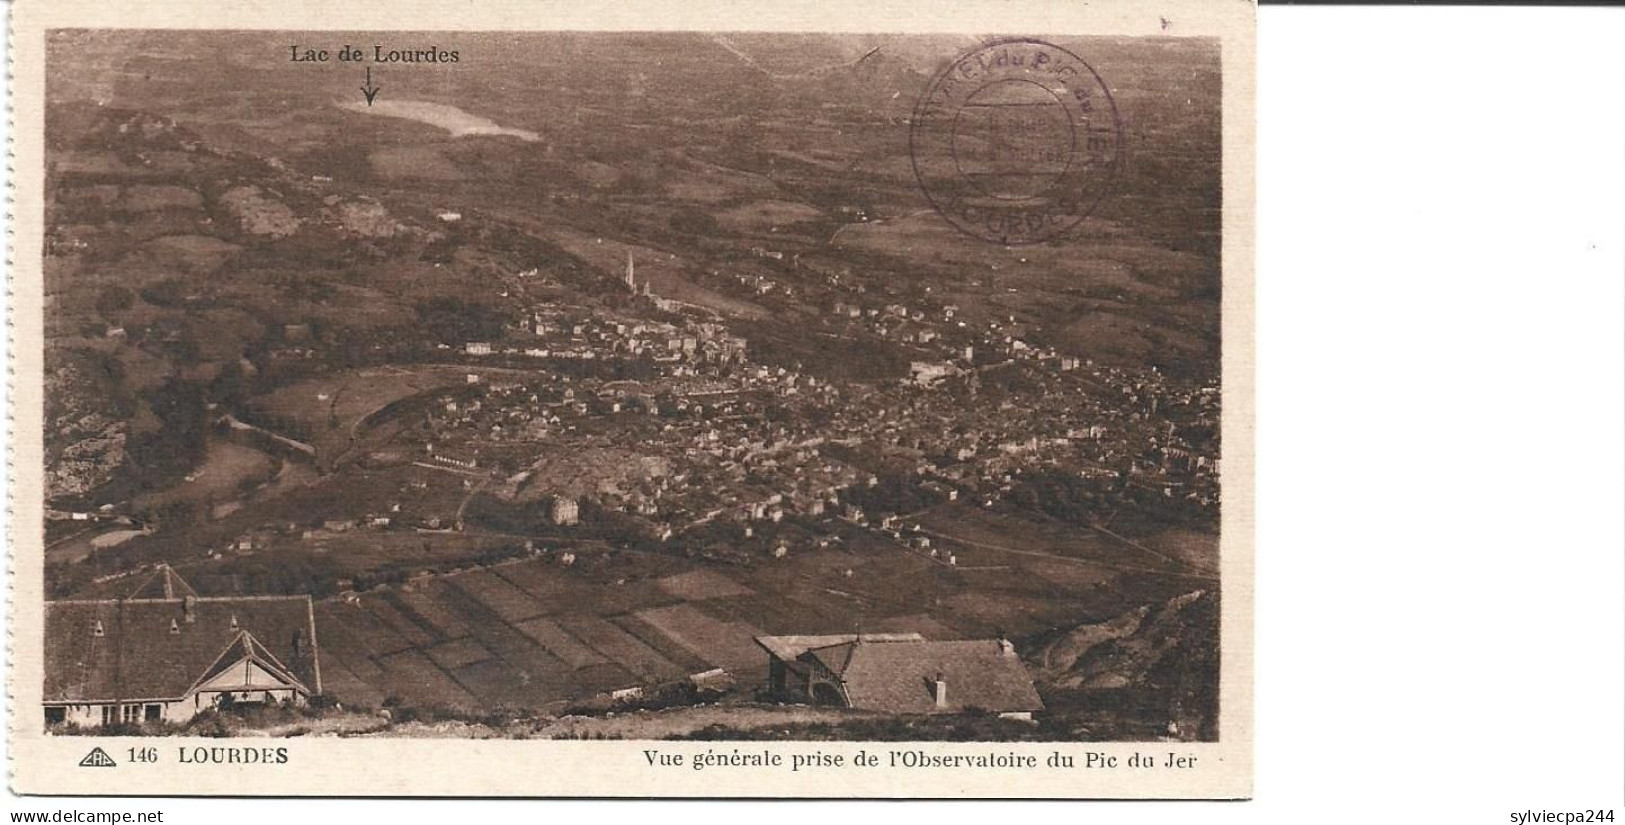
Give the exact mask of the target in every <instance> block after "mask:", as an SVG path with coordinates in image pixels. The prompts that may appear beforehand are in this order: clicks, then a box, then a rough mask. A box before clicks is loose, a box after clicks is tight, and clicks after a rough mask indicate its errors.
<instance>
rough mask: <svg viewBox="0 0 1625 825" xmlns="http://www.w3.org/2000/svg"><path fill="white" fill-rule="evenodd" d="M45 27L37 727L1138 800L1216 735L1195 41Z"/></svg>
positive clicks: (1245, 306) (1203, 200)
mask: <svg viewBox="0 0 1625 825" xmlns="http://www.w3.org/2000/svg"><path fill="white" fill-rule="evenodd" d="M1238 8H1240V7H1238ZM42 38H43V41H42V44H43V77H42V84H43V85H42V91H43V100H42V105H41V112H40V114H41V117H42V126H43V142H42V145H41V150H42V154H41V160H42V163H43V169H42V173H43V177H42V179H41V185H42V189H41V196H42V198H41V217H42V233H41V236H40V253H41V261H40V264H41V270H40V279H39V287H40V296H41V304H40V323H41V340H40V341H39V342H38V345H39V347H40V358H41V373H40V375H41V385H40V392H39V399H38V400H39V404H40V407H39V409H40V414H41V415H42V418H41V421H40V438H41V446H42V455H41V459H42V466H40V467H39V468H38V469H39V471H40V475H39V477H38V478H39V486H38V489H37V490H36V491H35V493H36V494H37V495H38V496H39V499H40V500H39V505H40V506H41V507H42V510H41V516H42V518H41V521H42V524H41V525H40V530H41V531H42V532H43V543H42V546H41V552H40V556H39V559H38V569H39V574H40V576H41V580H40V581H41V584H40V594H41V599H40V603H39V605H38V608H39V610H40V613H39V634H40V648H39V650H40V657H39V671H38V680H39V682H38V684H39V693H38V694H37V695H38V704H37V705H36V706H34V707H32V708H20V709H18V711H17V714H16V718H17V719H19V720H21V721H19V725H23V726H31V727H33V728H35V729H36V732H37V733H38V735H40V736H43V737H44V738H45V739H46V740H52V741H58V742H61V741H67V742H68V746H69V747H71V746H72V741H71V740H74V739H76V738H83V739H85V740H86V741H87V743H88V742H90V740H92V739H97V741H100V740H99V739H98V738H105V737H115V739H113V740H111V741H113V743H114V744H115V745H117V746H118V747H119V748H120V749H122V748H124V747H125V745H123V744H119V742H118V739H136V740H139V741H147V740H146V739H142V738H153V737H156V738H159V740H160V741H161V740H162V739H165V738H180V739H185V738H207V739H210V740H213V741H211V742H208V743H206V744H207V747H203V748H202V749H201V750H194V749H193V748H191V747H189V746H182V747H180V748H179V754H180V757H181V761H182V762H186V761H188V760H197V761H203V762H210V761H220V762H227V763H235V762H237V761H240V760H241V761H246V762H248V763H253V762H257V761H260V760H262V759H263V760H267V761H275V760H274V757H273V755H267V753H266V752H265V751H264V749H263V748H262V747H260V745H259V744H256V745H255V746H254V747H253V748H252V749H250V750H248V751H247V752H246V753H239V751H238V749H236V748H235V747H234V746H232V745H231V744H230V743H229V742H228V743H222V742H221V741H220V740H222V739H224V740H236V739H242V738H248V737H253V738H256V740H257V742H258V743H262V742H263V741H265V740H264V738H265V737H269V738H270V739H272V740H277V739H298V740H300V741H310V740H327V739H341V740H352V741H395V740H414V739H433V740H480V741H490V740H504V741H527V742H529V741H536V740H573V741H606V740H607V741H632V742H647V741H661V742H668V743H671V742H693V743H717V742H726V743H739V742H770V743H784V742H792V743H793V742H837V743H955V742H957V743H1067V744H1074V745H1075V744H1080V743H1145V744H1147V745H1150V746H1153V747H1149V748H1148V749H1146V750H1145V754H1146V755H1149V754H1157V758H1158V759H1159V760H1161V762H1164V763H1167V764H1166V765H1164V767H1165V768H1168V769H1170V770H1172V769H1174V768H1178V767H1189V765H1179V764H1177V763H1178V762H1179V761H1180V760H1185V759H1189V760H1190V762H1191V763H1194V762H1195V760H1196V757H1195V756H1194V755H1188V754H1189V753H1194V752H1192V751H1188V748H1187V746H1189V745H1191V744H1208V745H1214V744H1216V743H1220V742H1221V741H1222V740H1223V739H1224V734H1223V732H1222V731H1221V727H1222V726H1221V720H1222V718H1223V716H1224V714H1225V713H1226V712H1227V711H1234V712H1236V713H1240V714H1242V718H1245V713H1246V708H1245V707H1244V706H1245V704H1246V703H1247V702H1249V701H1250V694H1249V693H1237V692H1235V690H1236V689H1235V686H1234V685H1227V684H1226V681H1225V679H1224V678H1223V676H1222V672H1223V669H1224V666H1225V662H1226V659H1227V657H1230V656H1232V655H1237V656H1240V657H1241V660H1240V661H1241V663H1244V660H1245V658H1246V656H1247V652H1246V650H1245V648H1242V649H1240V650H1238V651H1232V650H1231V649H1229V648H1228V647H1227V646H1226V645H1225V644H1223V643H1221V630H1222V628H1223V625H1224V622H1225V620H1226V617H1227V616H1228V617H1232V619H1234V620H1237V621H1239V622H1241V624H1240V625H1237V626H1236V627H1233V628H1231V630H1232V631H1233V632H1235V633H1238V634H1241V636H1240V638H1241V639H1242V644H1245V634H1246V632H1247V630H1246V624H1245V623H1246V621H1247V617H1246V614H1245V612H1244V611H1240V612H1232V613H1228V614H1227V613H1226V612H1225V609H1224V608H1225V604H1226V601H1227V599H1229V598H1231V593H1230V587H1231V585H1232V581H1231V579H1230V578H1228V577H1227V576H1226V574H1225V568H1224V565H1223V564H1222V563H1221V562H1222V561H1223V559H1224V555H1225V553H1230V554H1233V555H1238V557H1242V558H1244V557H1245V555H1246V554H1247V553H1248V552H1249V549H1248V546H1249V541H1250V539H1249V537H1248V535H1247V534H1246V531H1247V530H1248V529H1249V527H1248V525H1247V523H1246V522H1245V521H1244V520H1243V521H1230V522H1227V521H1226V520H1225V517H1226V515H1227V509H1228V508H1231V507H1232V504H1233V501H1237V502H1239V504H1236V505H1235V506H1236V507H1239V508H1242V509H1238V510H1236V511H1234V513H1232V514H1230V515H1237V514H1245V513H1246V512H1247V511H1246V509H1245V508H1247V507H1249V506H1250V502H1249V501H1248V500H1247V496H1248V492H1249V491H1248V488H1247V485H1248V484H1249V483H1250V482H1248V480H1247V479H1246V478H1245V477H1243V478H1242V479H1241V480H1240V481H1239V482H1236V483H1237V484H1238V488H1237V489H1238V490H1239V493H1238V492H1236V491H1234V490H1232V488H1231V486H1230V481H1231V479H1232V476H1226V475H1225V474H1224V470H1225V469H1226V468H1230V467H1232V462H1233V461H1234V462H1237V464H1236V466H1237V467H1240V468H1246V467H1249V466H1250V457H1249V456H1247V455H1245V454H1242V455H1240V456H1239V457H1238V456H1237V454H1236V453H1234V452H1232V450H1231V446H1232V445H1231V443H1230V440H1229V439H1230V437H1231V436H1232V435H1233V434H1234V432H1233V428H1234V427H1237V426H1239V427H1242V428H1250V426H1251V425H1250V422H1249V421H1246V420H1242V421H1240V422H1237V421H1235V420H1232V421H1231V423H1230V425H1229V426H1226V424H1225V420H1224V419H1225V416H1226V414H1227V410H1226V404H1227V402H1228V401H1229V400H1230V399H1231V396H1230V395H1227V392H1226V390H1227V381H1228V380H1229V379H1230V378H1232V377H1233V376H1232V375H1231V374H1227V371H1226V363H1225V360H1224V356H1225V354H1226V351H1227V349H1228V348H1235V349H1234V350H1233V351H1232V352H1231V355H1233V356H1236V357H1237V358H1239V359H1241V360H1242V363H1246V360H1245V359H1248V358H1250V346H1251V344H1250V339H1249V338H1248V337H1247V336H1245V335H1243V336H1240V337H1237V338H1233V339H1227V337H1226V334H1225V329H1226V327H1225V323H1226V313H1227V312H1229V311H1231V309H1233V308H1235V307H1240V312H1241V313H1242V316H1241V317H1240V318H1238V319H1234V320H1235V321H1236V322H1237V323H1245V321H1246V319H1247V317H1249V316H1247V314H1246V313H1247V312H1249V311H1250V310H1249V307H1250V295H1248V294H1247V291H1248V290H1249V289H1250V276H1249V275H1248V273H1246V272H1243V273H1240V275H1239V276H1237V275H1235V274H1232V273H1227V272H1226V271H1225V260H1226V259H1225V252H1226V245H1227V244H1231V243H1241V244H1243V245H1244V246H1250V240H1241V241H1237V240H1236V239H1234V238H1228V237H1226V229H1225V221H1224V216H1225V208H1226V203H1225V186H1224V178H1225V174H1226V170H1225V167H1224V163H1225V154H1226V145H1227V144H1226V140H1225V129H1224V114H1225V101H1224V92H1225V83H1226V77H1225V71H1224V64H1223V59H1222V48H1221V45H1222V38H1221V37H1220V36H1219V35H1218V34H1217V33H1213V32H1208V33H1204V34H1199V35H1192V34H1187V33H1186V32H1185V31H1183V30H1182V28H1181V25H1180V21H1179V20H1177V19H1176V20H1173V21H1170V20H1168V19H1161V21H1160V28H1159V29H1158V31H1157V33H1155V34H1146V35H1133V36H1126V35H1113V34H1101V35H1079V34H1065V35H1050V34H1040V35H1004V34H983V35H977V34H965V33H946V32H945V33H918V34H914V33H894V34H868V33H861V32H846V31H825V32H816V31H813V32H809V31H799V32H798V31H777V32H770V31H731V30H722V29H698V30H681V31H660V30H651V31H612V30H605V31H453V30H419V31H411V30H407V31H377V30H371V31H369V30H308V31H307V30H297V29H287V30H277V31H264V30H254V29H223V28H221V29H134V28H51V29H47V30H45V31H44V32H42ZM1239 116H1240V117H1243V118H1246V117H1249V116H1250V115H1248V114H1247V113H1245V112H1243V113H1241V114H1240V115H1239ZM1230 148H1231V150H1232V151H1235V150H1236V147H1234V146H1232V147H1230ZM1241 148H1242V150H1243V151H1250V150H1249V149H1248V148H1247V147H1241ZM1242 207H1243V209H1245V207H1246V204H1242ZM1236 283H1239V284H1240V286H1235V284H1236ZM28 343H29V342H27V341H24V342H21V345H28ZM1233 369H1234V362H1233V363H1232V370H1233ZM1239 380H1241V381H1242V382H1243V383H1242V386H1245V385H1246V380H1247V379H1246V376H1245V375H1242V377H1241V378H1240V379H1239ZM1234 412H1245V404H1244V407H1243V409H1241V410H1238V411H1234ZM1240 443H1241V445H1242V447H1243V448H1245V447H1246V446H1247V445H1248V443H1249V442H1248V441H1247V439H1246V438H1242V439H1241V442H1240ZM1235 495H1239V496H1240V498H1239V499H1233V498H1232V496H1235ZM1239 586H1240V588H1241V590H1242V592H1243V593H1244V594H1245V593H1246V592H1247V591H1248V589H1249V584H1248V582H1246V581H1245V580H1242V581H1240V583H1239ZM1238 666H1239V665H1238ZM1227 705H1233V706H1234V707H1227ZM1231 732H1232V734H1233V735H1235V736H1237V737H1239V738H1238V739H1236V741H1235V742H1233V743H1232V744H1235V745H1244V744H1245V742H1246V737H1247V735H1248V732H1247V731H1246V730H1245V729H1244V728H1234V729H1232V731H1231ZM162 750H163V752H164V753H166V754H167V753H169V752H170V751H171V750H173V748H170V747H168V746H164V747H163V748H162ZM1050 750H1052V749H1039V750H1034V751H1033V753H1043V754H1048V753H1049V752H1050ZM272 751H273V752H274V747H273V749H272ZM133 752H134V751H132V753H133ZM735 752H736V751H732V750H730V751H729V753H735ZM1005 752H1006V751H1002V750H1000V751H992V752H990V753H993V754H994V755H991V756H983V755H978V756H976V757H974V760H975V761H974V763H975V764H977V765H980V766H982V767H986V768H990V769H994V768H1005V767H1023V766H1025V765H1026V762H1027V760H1028V759H1029V758H1031V759H1033V760H1035V762H1034V764H1036V760H1037V759H1038V758H1039V757H1027V756H1020V757H1016V756H1010V757H1005V756H1002V755H998V754H1003V753H1005ZM980 753H981V752H979V754H980ZM1009 753H1012V754H1013V753H1016V752H1015V751H1009ZM1057 753H1059V752H1058V751H1057ZM87 758H90V757H87ZM662 758H666V757H665V756H661V755H656V754H655V753H654V752H653V751H648V752H646V753H645V754H644V755H643V756H640V757H639V759H640V760H643V759H647V761H648V763H649V765H650V766H657V765H659V764H661V763H660V761H659V760H660V759H662ZM889 758H890V760H891V761H892V763H893V764H892V765H891V766H890V767H894V768H908V767H915V765H914V764H913V763H914V762H919V763H920V764H921V765H925V764H934V763H933V762H932V760H933V759H935V757H928V756H927V755H926V754H925V753H924V752H914V751H909V750H907V749H900V750H896V751H893V752H892V753H891V754H890V755H889ZM956 758H957V757H956ZM966 758H967V759H972V757H966ZM1072 758H1073V757H1072V756H1071V755H1068V756H1067V759H1068V760H1071V759H1072ZM1116 758H1117V757H1116V756H1114V757H1113V759H1114V760H1115V759H1116ZM1147 758H1149V757H1147ZM755 759H756V757H738V758H735V757H732V756H728V757H725V758H724V759H723V762H722V763H721V764H737V765H743V766H755V765H758V764H771V760H769V761H768V762H766V763H758V762H756V761H753V760H755ZM730 760H733V761H730ZM741 760H742V761H741ZM1055 764H1056V763H1053V762H1052V763H1051V767H1054V766H1055ZM1068 764H1071V763H1070V761H1068ZM694 767H695V768H696V769H698V768H699V767H700V766H699V765H695V766H694Z"/></svg>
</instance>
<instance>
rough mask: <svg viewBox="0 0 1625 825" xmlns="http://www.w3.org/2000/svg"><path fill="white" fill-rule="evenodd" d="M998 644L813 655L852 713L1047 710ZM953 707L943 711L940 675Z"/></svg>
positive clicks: (900, 645) (844, 648)
mask: <svg viewBox="0 0 1625 825" xmlns="http://www.w3.org/2000/svg"><path fill="white" fill-rule="evenodd" d="M1005 644H1006V643H1003V642H1000V641H998V640H995V639H984V640H979V641H966V642H928V641H917V642H916V641H899V642H873V641H868V640H867V639H864V640H858V641H851V642H844V643H842V644H838V645H831V646H829V647H822V648H817V649H814V650H810V651H808V652H807V655H808V656H810V657H813V658H816V659H817V660H818V661H819V662H820V663H821V664H823V665H824V666H825V667H827V668H829V669H830V671H831V672H833V673H834V674H836V675H837V676H838V677H840V679H841V681H842V682H844V683H845V685H846V695H847V700H848V702H850V703H851V705H852V707H854V708H858V709H861V710H878V711H886V712H888V713H957V712H959V711H964V710H968V709H970V708H980V709H982V710H985V711H988V712H991V713H1008V712H1016V711H1036V710H1043V709H1044V703H1043V701H1042V700H1040V699H1039V698H1038V691H1037V690H1035V689H1034V688H1033V680H1032V677H1031V676H1029V675H1028V674H1027V668H1026V667H1025V666H1024V665H1022V664H1021V659H1020V657H1018V656H1017V655H1016V654H1015V651H1014V649H1013V648H1011V649H1008V650H1006V648H1005V647H1004V645H1005ZM939 674H940V675H941V677H942V680H943V681H944V682H946V683H947V706H946V707H940V708H939V707H937V704H936V680H937V677H938V675H939Z"/></svg>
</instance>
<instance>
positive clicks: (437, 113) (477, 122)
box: [338, 100, 542, 141]
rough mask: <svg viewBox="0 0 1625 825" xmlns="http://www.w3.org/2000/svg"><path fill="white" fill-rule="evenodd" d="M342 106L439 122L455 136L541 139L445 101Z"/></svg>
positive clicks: (385, 101)
mask: <svg viewBox="0 0 1625 825" xmlns="http://www.w3.org/2000/svg"><path fill="white" fill-rule="evenodd" d="M338 106H339V108H341V109H346V110H349V111H352V112H360V113H362V114H368V115H380V116H382V117H398V118H405V119H407V120H415V121H418V122H419V123H427V124H429V125H430V126H438V127H440V128H441V129H445V130H446V131H447V132H450V133H451V135H452V137H465V136H468V135H507V136H509V137H516V138H519V139H520V140H526V141H538V140H541V139H542V136H541V135H538V134H536V133H535V132H531V131H527V130H525V129H510V128H508V127H506V126H502V125H500V124H498V123H496V122H495V121H492V120H488V119H486V118H483V117H480V116H479V115H471V114H469V113H468V112H465V111H463V110H462V109H459V108H457V107H456V106H448V105H446V104H444V103H429V102H427V101H422V100H378V101H375V102H374V103H373V104H372V105H371V106H368V105H367V104H365V103H362V102H359V101H346V102H344V103H340V104H338Z"/></svg>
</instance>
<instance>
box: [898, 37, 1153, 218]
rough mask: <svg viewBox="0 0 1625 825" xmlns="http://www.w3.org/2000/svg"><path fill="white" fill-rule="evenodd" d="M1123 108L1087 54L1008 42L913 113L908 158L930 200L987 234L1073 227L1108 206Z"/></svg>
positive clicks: (947, 81) (959, 72)
mask: <svg viewBox="0 0 1625 825" xmlns="http://www.w3.org/2000/svg"><path fill="white" fill-rule="evenodd" d="M1122 143H1123V135H1122V126H1121V124H1120V123H1119V121H1118V118H1117V104H1116V103H1115V102H1113V100H1112V96H1111V92H1110V91H1109V90H1107V88H1106V84H1105V82H1104V81H1102V80H1101V79H1100V75H1098V74H1096V73H1095V70H1094V69H1092V68H1090V67H1089V64H1087V63H1084V62H1083V61H1082V60H1080V59H1079V58H1078V56H1077V55H1075V54H1072V53H1071V52H1069V51H1067V50H1066V49H1063V48H1061V47H1059V46H1056V45H1053V44H1050V43H1045V42H1043V41H1041V40H1029V39H1018V40H1002V41H998V42H995V43H989V44H987V45H984V46H982V47H980V48H978V49H976V50H974V51H971V52H967V53H966V54H963V55H961V56H959V57H958V58H956V59H955V60H954V61H953V63H951V64H950V65H949V66H948V68H947V69H946V70H944V71H943V72H942V73H941V74H938V75H937V76H936V78H934V79H933V80H932V81H931V83H930V85H929V86H927V87H926V90H925V94H924V95H923V96H922V97H921V98H920V101H919V103H918V105H916V106H915V108H914V118H913V120H912V121H910V126H909V157H910V159H911V160H912V161H913V163H914V176H915V177H916V178H917V179H918V180H919V184H920V189H921V191H922V192H924V194H925V197H926V200H928V201H930V202H931V205H932V206H933V207H934V208H935V209H936V210H937V212H938V213H940V214H941V215H942V216H943V217H944V218H946V219H947V221H948V222H949V223H950V224H953V226H955V227H956V228H958V229H959V230H961V231H963V232H965V233H967V234H970V235H973V236H975V237H978V238H981V239H983V240H986V241H990V242H993V243H1000V244H1012V245H1014V244H1032V243H1039V242H1042V241H1045V240H1049V239H1050V238H1054V237H1057V236H1060V235H1063V234H1065V233H1066V232H1067V231H1068V230H1070V229H1072V228H1073V227H1075V226H1077V225H1078V224H1079V223H1080V222H1081V221H1082V220H1083V219H1084V218H1085V217H1087V216H1088V215H1089V213H1090V212H1091V211H1093V210H1094V208H1095V207H1096V206H1097V205H1099V203H1100V201H1101V199H1102V198H1104V197H1105V196H1106V194H1107V192H1108V191H1109V190H1110V187H1111V185H1112V183H1113V179H1114V178H1115V177H1116V176H1117V171H1118V166H1119V159H1120V157H1121V152H1122Z"/></svg>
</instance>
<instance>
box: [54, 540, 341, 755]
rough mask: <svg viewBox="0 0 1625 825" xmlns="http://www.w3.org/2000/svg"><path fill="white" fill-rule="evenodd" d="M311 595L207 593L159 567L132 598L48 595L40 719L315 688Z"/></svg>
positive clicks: (104, 718)
mask: <svg viewBox="0 0 1625 825" xmlns="http://www.w3.org/2000/svg"><path fill="white" fill-rule="evenodd" d="M321 690H322V677H321V663H320V651H319V648H318V646H317V639H316V617H315V610H314V605H313V604H312V603H311V600H310V597H309V596H236V597H224V598H206V597H200V596H198V595H197V592H196V591H195V590H193V589H192V587H191V586H190V585H188V584H187V583H186V582H185V580H184V579H181V578H180V576H179V575H178V574H176V573H175V571H174V570H173V569H170V568H169V567H167V566H160V567H159V568H158V570H157V571H156V572H155V573H154V575H153V576H151V577H149V578H147V579H146V580H145V581H143V582H142V583H141V585H140V586H139V587H137V588H135V590H133V591H131V593H130V595H129V597H127V598H122V599H77V600H64V601H49V602H46V603H45V691H44V697H43V698H44V705H45V721H46V724H48V725H50V724H62V723H74V724H78V725H82V726H86V727H94V726H100V725H110V724H115V723H131V724H136V723H143V722H185V721H187V720H190V719H191V718H192V717H194V716H196V715H197V714H199V713H201V712H203V711H205V710H208V709H210V708H216V707H222V706H226V705H241V704H269V703H275V702H284V701H287V702H293V703H295V704H302V703H304V702H305V701H307V700H308V699H309V698H310V697H311V696H314V695H316V694H319V693H321Z"/></svg>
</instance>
